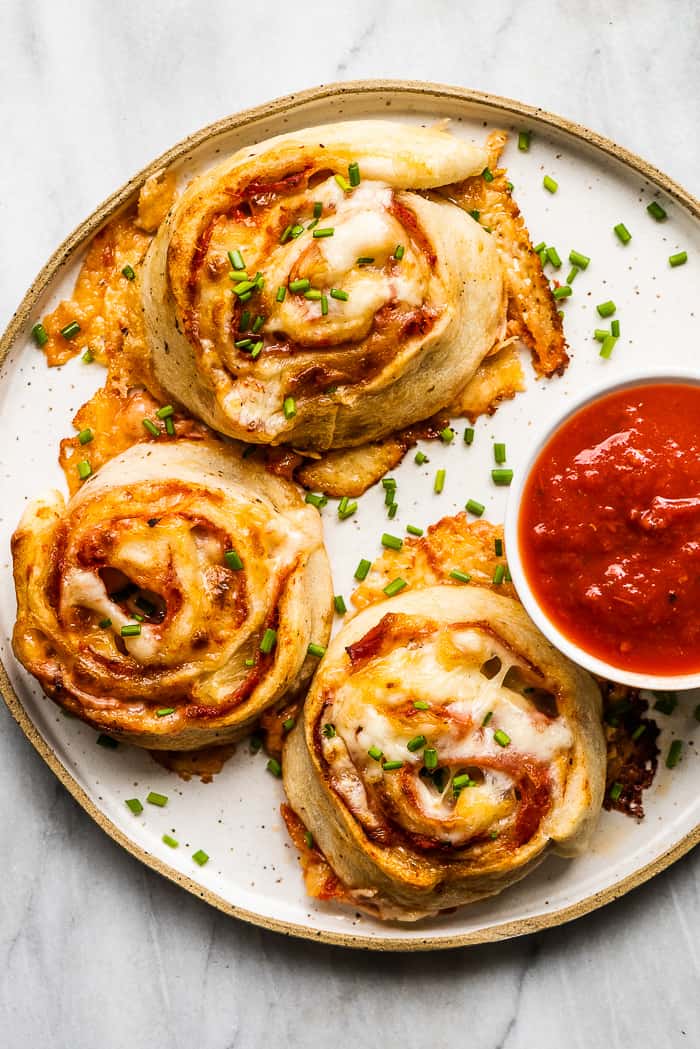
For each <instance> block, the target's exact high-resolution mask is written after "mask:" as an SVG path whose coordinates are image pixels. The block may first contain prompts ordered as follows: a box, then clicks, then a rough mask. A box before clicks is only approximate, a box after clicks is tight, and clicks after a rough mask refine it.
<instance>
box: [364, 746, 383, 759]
mask: <svg viewBox="0 0 700 1049" xmlns="http://www.w3.org/2000/svg"><path fill="white" fill-rule="evenodd" d="M367 753H368V754H369V756H370V757H371V758H372V759H373V760H374V761H381V760H382V758H383V757H384V752H383V751H381V750H380V749H379V747H370V748H369V750H368V751H367Z"/></svg>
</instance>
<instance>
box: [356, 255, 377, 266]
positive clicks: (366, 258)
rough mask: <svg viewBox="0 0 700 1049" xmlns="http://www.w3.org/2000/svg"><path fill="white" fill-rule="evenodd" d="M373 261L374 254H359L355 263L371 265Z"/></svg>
mask: <svg viewBox="0 0 700 1049" xmlns="http://www.w3.org/2000/svg"><path fill="white" fill-rule="evenodd" d="M373 262H374V256H373V255H360V257H359V259H358V260H357V265H358V266H371V264H372V263H373Z"/></svg>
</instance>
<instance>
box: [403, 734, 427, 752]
mask: <svg viewBox="0 0 700 1049" xmlns="http://www.w3.org/2000/svg"><path fill="white" fill-rule="evenodd" d="M427 742H428V741H427V739H426V738H425V736H414V737H413V739H409V741H408V743H407V744H406V749H407V750H410V751H411V753H413V752H414V751H415V750H420V749H421V747H424V746H425V744H426V743H427Z"/></svg>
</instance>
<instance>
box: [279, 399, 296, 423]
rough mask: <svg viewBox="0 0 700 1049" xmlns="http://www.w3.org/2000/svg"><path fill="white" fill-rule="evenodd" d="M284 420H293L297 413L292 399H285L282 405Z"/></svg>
mask: <svg viewBox="0 0 700 1049" xmlns="http://www.w3.org/2000/svg"><path fill="white" fill-rule="evenodd" d="M282 410H283V411H284V417H285V419H293V418H294V416H295V415H296V413H297V405H296V401H295V400H294V398H293V397H285V398H284V403H283V405H282Z"/></svg>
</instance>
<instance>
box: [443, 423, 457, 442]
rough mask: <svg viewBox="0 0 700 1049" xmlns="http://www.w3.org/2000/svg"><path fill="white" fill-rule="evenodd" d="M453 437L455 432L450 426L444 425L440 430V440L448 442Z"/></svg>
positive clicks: (452, 439)
mask: <svg viewBox="0 0 700 1049" xmlns="http://www.w3.org/2000/svg"><path fill="white" fill-rule="evenodd" d="M454 439H455V432H454V430H453V429H452V427H451V426H446V427H445V429H444V430H440V440H441V441H443V442H444V443H445V444H450V443H451V442H452V441H454Z"/></svg>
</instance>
